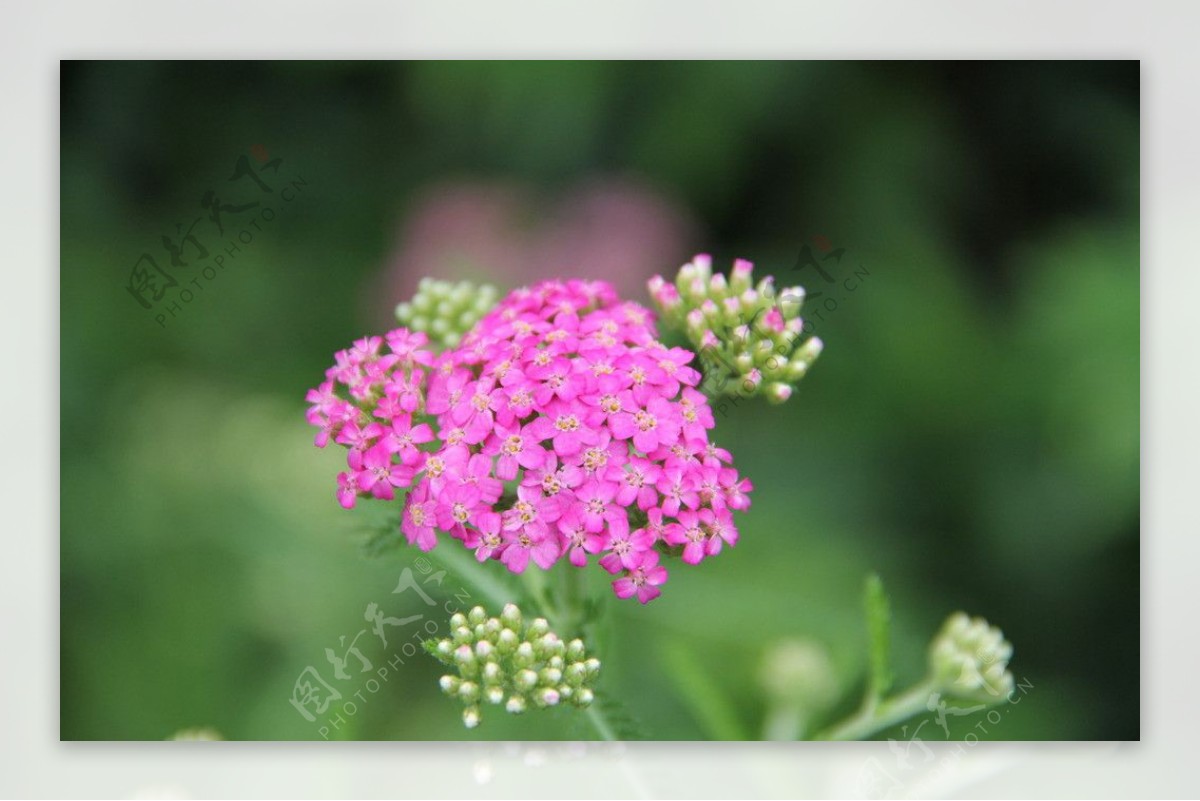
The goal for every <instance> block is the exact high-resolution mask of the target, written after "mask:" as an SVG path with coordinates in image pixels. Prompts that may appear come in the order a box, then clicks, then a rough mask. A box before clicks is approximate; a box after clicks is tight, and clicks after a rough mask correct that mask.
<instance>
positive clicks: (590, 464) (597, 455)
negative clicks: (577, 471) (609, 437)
mask: <svg viewBox="0 0 1200 801" xmlns="http://www.w3.org/2000/svg"><path fill="white" fill-rule="evenodd" d="M606 464H608V451H606V450H604V449H603V448H588V449H587V450H586V451H584V452H583V467H584V469H585V470H587V471H588V472H595V471H596V470H599V469H600V468H601V467H604V465H606Z"/></svg>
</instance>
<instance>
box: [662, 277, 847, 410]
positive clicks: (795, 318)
mask: <svg viewBox="0 0 1200 801" xmlns="http://www.w3.org/2000/svg"><path fill="white" fill-rule="evenodd" d="M752 273H753V267H752V265H751V264H750V262H748V261H745V260H742V259H738V260H736V261H735V262H734V264H733V269H732V270H731V271H730V275H729V278H728V279H726V277H725V276H724V275H722V274H720V273H718V274H716V275H713V272H712V262H711V260H710V259H709V257H707V256H697V257H696V258H695V259H693V260H692V261H691V262H690V263H688V264H685V265H683V267H681V268H680V269H679V273H678V275H676V277H675V283H674V284H673V285H672V284H668V283H667V282H666V281H665V280H664V279H663V278H662V277H661V276H655V277H654V278H653V279H651V281H650V294H651V297H652V298H653V299H654V303H655V306H656V307H657V308H658V311H659V313H660V314H661V316H662V319H663V321H664V322H665V323H666V324H667V325H669V326H671V327H672V328H675V329H677V330H681V331H683V332H684V333H685V334H686V335H687V338H688V340H689V341H690V342H691V344H692V346H693V348H694V349H695V351H696V352H697V354H699V357H700V365H699V366H700V367H701V368H702V369H703V371H704V385H703V389H704V390H705V391H706V392H707V393H708V394H709V395H710V396H716V395H722V394H723V395H740V396H742V397H750V396H753V395H764V396H765V397H766V398H767V400H769V401H771V402H772V403H782V402H784V401H785V400H787V399H788V398H789V397H791V395H792V391H793V388H794V387H795V385H796V384H797V383H798V382H799V381H800V379H801V378H803V377H804V376H805V374H806V373H807V372H808V368H809V367H811V366H812V363H813V362H814V361H816V359H817V356H819V355H820V354H821V349H822V348H823V347H824V345H823V343H822V342H821V340H820V339H819V338H817V337H806V336H805V334H804V321H803V320H802V319H801V317H800V307H801V306H802V305H803V303H804V289H802V288H801V287H798V286H797V287H788V288H785V289H782V290H779V291H776V289H775V279H774V278H772V277H771V276H767V277H765V278H763V279H761V280H760V281H759V282H758V284H757V285H755V284H754V283H753V276H752Z"/></svg>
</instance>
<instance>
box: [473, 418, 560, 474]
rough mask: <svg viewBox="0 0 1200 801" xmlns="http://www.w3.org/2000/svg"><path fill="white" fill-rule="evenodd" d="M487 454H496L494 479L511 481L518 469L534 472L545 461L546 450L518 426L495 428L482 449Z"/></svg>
mask: <svg viewBox="0 0 1200 801" xmlns="http://www.w3.org/2000/svg"><path fill="white" fill-rule="evenodd" d="M484 452H485V453H488V454H498V455H499V457H500V458H499V459H497V460H496V477H497V478H499V479H502V480H504V481H512V480H513V479H514V478H516V477H517V471H518V469H519V468H522V467H523V468H525V469H526V470H534V469H536V468H538V467H541V466H542V464H544V463H545V461H546V455H547V454H546V449H545V448H543V447H542V446H541V445H539V444H538V443H537V440H536V439H535V438H534V437H533V436H531V435H529V434H526V433H525V432H523V431H522V430H521V427H520V425H516V424H514V425H512V426H497V427H496V429H495V431H494V433H493V435H492V440H491V442H490V443H489V444H488V445H486V446H485V447H484Z"/></svg>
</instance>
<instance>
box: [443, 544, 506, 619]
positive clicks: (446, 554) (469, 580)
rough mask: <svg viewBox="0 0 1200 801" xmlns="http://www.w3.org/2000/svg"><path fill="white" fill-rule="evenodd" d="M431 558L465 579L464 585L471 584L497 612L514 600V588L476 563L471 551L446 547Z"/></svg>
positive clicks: (450, 546)
mask: <svg viewBox="0 0 1200 801" xmlns="http://www.w3.org/2000/svg"><path fill="white" fill-rule="evenodd" d="M431 556H433V558H435V559H437V560H438V561H440V562H441V563H442V564H443V565H445V566H446V567H447V568H449V569H450V570H452V571H454V572H455V573H457V574H459V576H462V577H463V578H464V579H465V580H464V582H463V583H464V584H469V585H470V586H471V587H472V589H474V590H476V591H477V592H478V593H479V594H480V595H482V596H484V598H486V599H487V600H488V601H490V602H491V603H492V604H494V605H495V606H496V611H497V612H498V611H499V610H501V609H503V608H504V605H505V604H507V603H510V602H511V601H512V600H513V590H512V588H511V587H509V586H508V584H506V583H505V582H503V581H501V580H500V579H498V578H496V577H495V576H494V575H493V574H492V571H490V570H487V569H486V567H485V566H484V565H482V564H480V563H479V562H478V561H476V560H475V557H474V556H472V555H471V552H470V551H468V550H466V549H464V548H455V547H453V546H452V545H444V546H442V547H441V548H438V549H437V550H436V551H434V552H433V553H432V554H431Z"/></svg>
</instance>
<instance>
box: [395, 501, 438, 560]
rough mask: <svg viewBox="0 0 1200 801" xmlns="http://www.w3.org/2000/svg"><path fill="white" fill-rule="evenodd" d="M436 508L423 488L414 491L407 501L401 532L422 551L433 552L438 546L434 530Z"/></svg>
mask: <svg viewBox="0 0 1200 801" xmlns="http://www.w3.org/2000/svg"><path fill="white" fill-rule="evenodd" d="M434 506H435V504H434V503H433V501H430V500H429V497H428V493H427V491H425V490H423V489H422V488H418V489H416V490H413V491H412V492H410V493H409V494H408V497H407V498H406V499H405V503H404V516H403V518H402V519H401V523H400V530H401V531H402V532H404V536H405V537H406V538H407V539H408V542H409V543H410V544H413V545H416V546H417V547H418V548H420V549H421V550H422V551H429V550H432V549H433V547H434V546H435V545H437V533H436V532H435V531H434V530H433V524H434V522H435V519H434Z"/></svg>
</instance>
